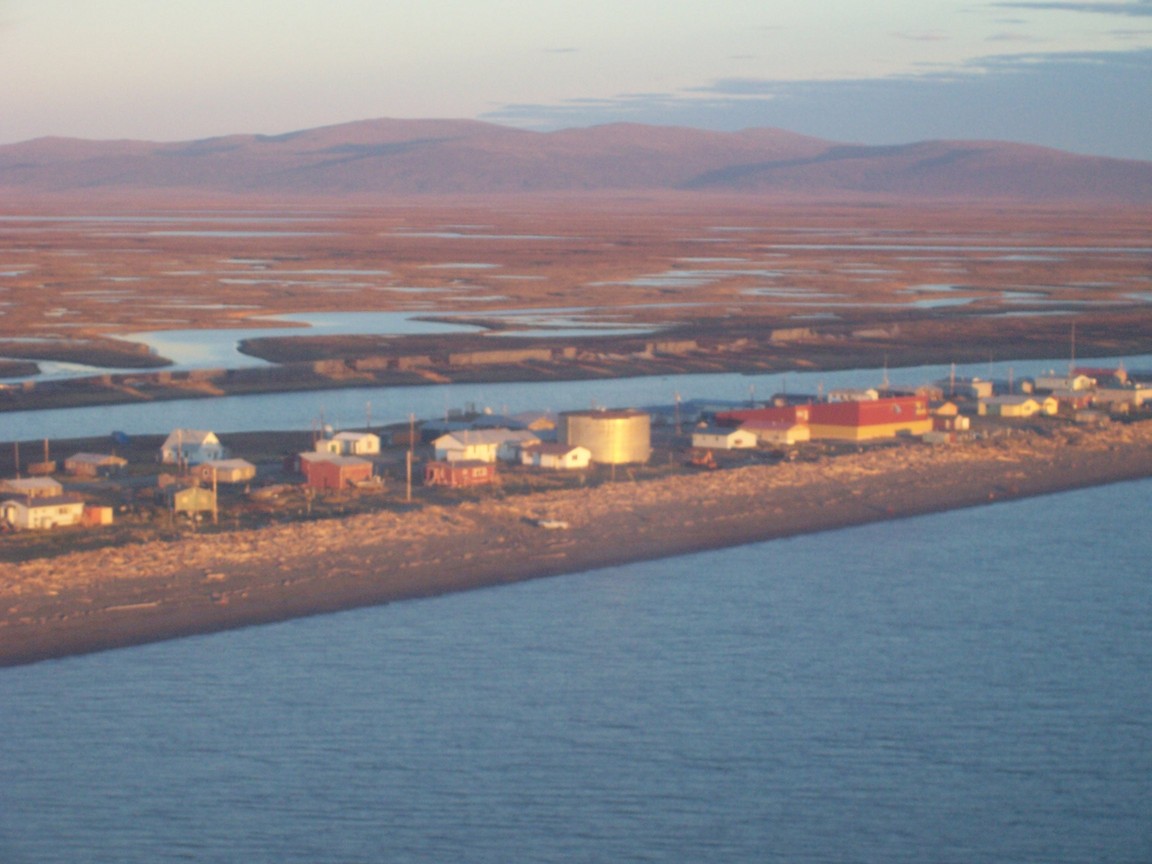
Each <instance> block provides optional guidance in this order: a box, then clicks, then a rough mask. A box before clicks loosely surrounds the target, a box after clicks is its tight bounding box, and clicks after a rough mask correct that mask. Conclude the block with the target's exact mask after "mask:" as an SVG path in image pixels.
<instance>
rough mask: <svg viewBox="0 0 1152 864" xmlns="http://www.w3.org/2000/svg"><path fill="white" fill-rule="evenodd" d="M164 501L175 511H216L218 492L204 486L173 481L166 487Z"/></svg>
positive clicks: (192, 512) (193, 513) (191, 512)
mask: <svg viewBox="0 0 1152 864" xmlns="http://www.w3.org/2000/svg"><path fill="white" fill-rule="evenodd" d="M164 503H165V504H166V505H167V507H168V509H169V510H171V511H172V512H173V513H186V514H188V515H190V516H195V515H196V514H197V513H214V512H215V511H216V493H215V492H214V491H213V490H211V489H208V488H206V487H204V486H189V485H185V484H181V483H171V484H169V485H168V486H165V487H164Z"/></svg>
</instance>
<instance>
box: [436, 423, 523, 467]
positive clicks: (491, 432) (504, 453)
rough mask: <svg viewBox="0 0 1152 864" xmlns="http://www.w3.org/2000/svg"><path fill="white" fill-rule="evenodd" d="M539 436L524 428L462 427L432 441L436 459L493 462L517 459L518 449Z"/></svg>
mask: <svg viewBox="0 0 1152 864" xmlns="http://www.w3.org/2000/svg"><path fill="white" fill-rule="evenodd" d="M539 440H540V439H539V438H538V437H537V436H536V435H535V434H533V433H532V432H529V431H528V430H527V429H464V430H461V431H459V432H449V433H448V434H447V435H441V436H440V437H439V438H437V439H436V440H435V441H433V442H432V446H433V447H434V448H435V449H436V460H437V461H438V462H495V461H496V460H497V459H504V460H506V461H510V460H513V459H519V458H520V448H521V447H522V446H523V445H524V444H525V443H528V442H531V441H539Z"/></svg>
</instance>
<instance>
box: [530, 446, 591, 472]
mask: <svg viewBox="0 0 1152 864" xmlns="http://www.w3.org/2000/svg"><path fill="white" fill-rule="evenodd" d="M520 462H521V464H523V465H529V466H531V467H533V468H544V469H551V470H554V471H574V470H579V469H582V468H587V467H588V466H589V465H590V464H591V462H592V451H591V450H589V449H588V448H587V447H581V446H579V445H574V444H555V443H549V442H545V441H538V442H536V443H535V444H525V445H524V446H523V447H521V448H520Z"/></svg>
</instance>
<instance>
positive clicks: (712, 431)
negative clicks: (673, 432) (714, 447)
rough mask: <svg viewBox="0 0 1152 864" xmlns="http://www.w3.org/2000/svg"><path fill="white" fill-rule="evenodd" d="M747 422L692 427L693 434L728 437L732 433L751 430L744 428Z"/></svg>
mask: <svg viewBox="0 0 1152 864" xmlns="http://www.w3.org/2000/svg"><path fill="white" fill-rule="evenodd" d="M747 426H748V424H744V425H743V426H705V427H703V428H701V429H693V430H692V434H693V435H719V436H720V437H722V438H729V437H731V436H732V435H738V434H739V433H740V432H751V429H748V428H746V427H747Z"/></svg>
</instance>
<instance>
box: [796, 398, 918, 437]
mask: <svg viewBox="0 0 1152 864" xmlns="http://www.w3.org/2000/svg"><path fill="white" fill-rule="evenodd" d="M808 411H809V414H808V428H809V429H810V430H811V431H812V437H813V438H814V439H820V438H825V439H831V440H834V441H871V440H875V439H878V438H891V437H893V436H895V435H901V434H904V435H923V434H924V433H925V432H931V431H932V417H931V415H930V414H929V413H928V400H927V399H922V398H919V397H899V398H893V399H875V400H871V401H867V402H819V403H816V404H815V405H810V406H808Z"/></svg>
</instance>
